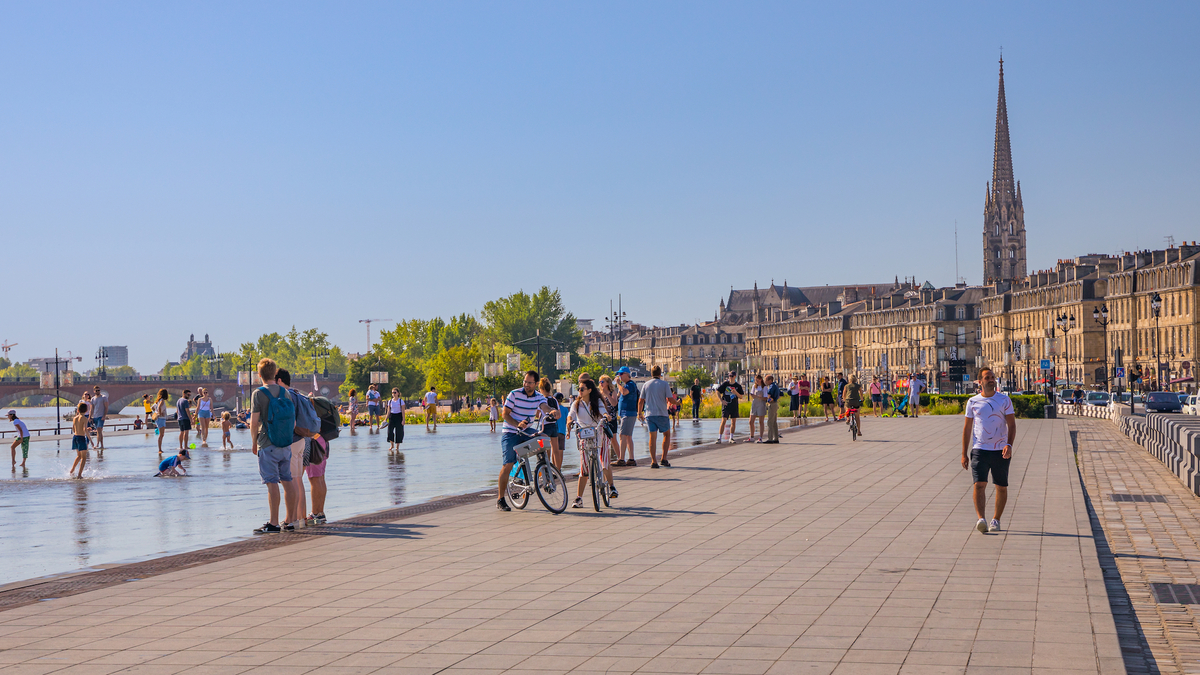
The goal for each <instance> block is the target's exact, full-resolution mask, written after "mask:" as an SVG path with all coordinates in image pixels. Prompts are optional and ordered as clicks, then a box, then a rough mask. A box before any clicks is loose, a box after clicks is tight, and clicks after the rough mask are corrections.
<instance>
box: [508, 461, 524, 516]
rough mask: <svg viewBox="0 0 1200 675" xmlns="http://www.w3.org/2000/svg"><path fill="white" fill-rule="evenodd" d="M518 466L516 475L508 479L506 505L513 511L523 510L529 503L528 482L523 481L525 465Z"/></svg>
mask: <svg viewBox="0 0 1200 675" xmlns="http://www.w3.org/2000/svg"><path fill="white" fill-rule="evenodd" d="M518 466H519V467H520V468H518V469H517V475H515V476H511V477H510V478H509V479H508V503H509V504H512V506H513V508H515V509H523V508H525V505H526V504H528V503H529V490H528V489H527V486H528V485H529V481H527V480H525V464H524V463H521V464H519V465H518Z"/></svg>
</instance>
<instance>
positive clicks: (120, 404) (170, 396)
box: [108, 386, 195, 413]
mask: <svg viewBox="0 0 1200 675" xmlns="http://www.w3.org/2000/svg"><path fill="white" fill-rule="evenodd" d="M189 388H190V387H189ZM159 389H166V390H167V401H168V406H170V407H174V406H175V401H178V400H179V397H180V396H183V389H184V388H183V387H177V386H168V387H163V386H156V387H150V388H146V389H138V390H136V391H133V392H130V393H128V394H126V395H124V396H122V397H121V398H118V399H116V400H115V401H109V403H108V409H109V410H110V411H112V412H114V413H115V412H120V411H122V410H124V409H125V408H126V407H127V406H128V405H129V404H131V403H135V402H138V401H141V400H142V395H143V394H150V400H151V401H153V400H154V399H156V398H158V390H159ZM192 393H193V394H194V393H195V391H193V392H192Z"/></svg>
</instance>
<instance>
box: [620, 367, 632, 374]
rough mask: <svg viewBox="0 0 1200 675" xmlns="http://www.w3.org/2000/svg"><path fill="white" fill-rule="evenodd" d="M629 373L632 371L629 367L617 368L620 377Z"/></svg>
mask: <svg viewBox="0 0 1200 675" xmlns="http://www.w3.org/2000/svg"><path fill="white" fill-rule="evenodd" d="M629 372H631V371H630V370H629V367H628V366H621V367H620V368H617V374H618V375H620V374H621V373H629Z"/></svg>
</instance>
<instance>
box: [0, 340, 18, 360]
mask: <svg viewBox="0 0 1200 675" xmlns="http://www.w3.org/2000/svg"><path fill="white" fill-rule="evenodd" d="M16 346H17V343H15V342H14V343H12V344H9V343H8V340H5V341H4V344H2V345H0V349H3V350H4V358H6V359H7V358H8V350H10V349H12V348H13V347H16Z"/></svg>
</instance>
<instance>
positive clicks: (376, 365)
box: [338, 346, 425, 398]
mask: <svg viewBox="0 0 1200 675" xmlns="http://www.w3.org/2000/svg"><path fill="white" fill-rule="evenodd" d="M372 370H386V371H387V374H388V382H387V384H385V385H380V391H381V392H382V393H383V397H384V398H388V397H389V396H390V395H391V390H392V388H393V387H395V388H396V389H399V390H400V395H401V396H403V397H405V398H412V397H415V396H417V395H418V394H420V392H421V390H422V387H423V386H424V385H425V374H424V373H423V372H422V371H421V370H420V369H419V368H417V367H416V366H415V365H414V364H413V363H412V361H411V360H410V359H407V358H396V357H393V356H391V355H388V354H384V353H381V352H380V350H379V349H378V346H376V351H375V352H373V353H371V354H364V355H363V356H362V358H359V359H356V360H354V361H351V362H350V368H349V372H347V373H346V381H345V382H343V383H342V385H341V386H340V387H339V388H338V391H339V392H340V393H341V395H342V397H343V398H344V397H346V396H349V394H350V390H351V389H357V390H358V391H359V392H360V393H361V392H364V391H366V390H367V386H368V385H370V384H371V371H372Z"/></svg>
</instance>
